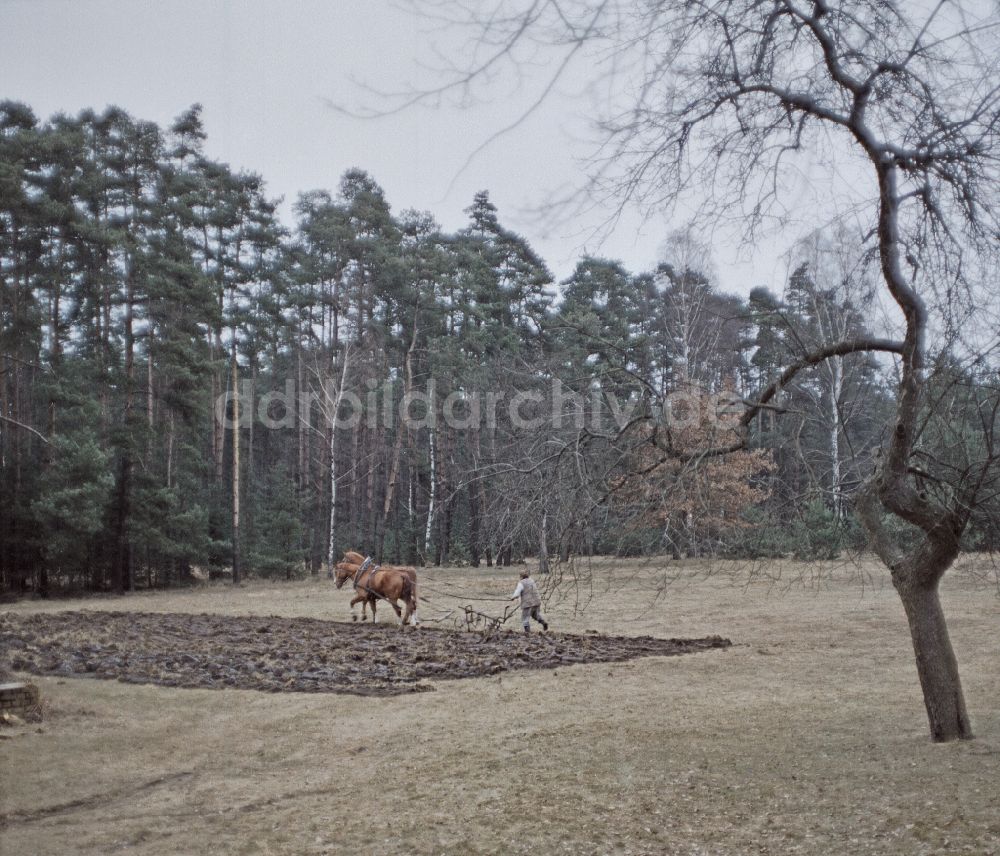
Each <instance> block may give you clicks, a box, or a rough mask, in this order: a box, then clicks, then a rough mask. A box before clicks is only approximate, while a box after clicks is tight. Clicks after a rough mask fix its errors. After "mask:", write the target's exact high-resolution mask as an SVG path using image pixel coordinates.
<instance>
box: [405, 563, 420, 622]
mask: <svg viewBox="0 0 1000 856" xmlns="http://www.w3.org/2000/svg"><path fill="white" fill-rule="evenodd" d="M403 580H404V582H403V599H404V600H405V601H406V603H407V605H408V606H409V607H410V615H411V616H412V617H413V623H414V624H416V623H417V620H418V619H417V617H416V616H417V575H416V574H413V576H410V575H409V574H408V573H406V572H405V571H404V572H403Z"/></svg>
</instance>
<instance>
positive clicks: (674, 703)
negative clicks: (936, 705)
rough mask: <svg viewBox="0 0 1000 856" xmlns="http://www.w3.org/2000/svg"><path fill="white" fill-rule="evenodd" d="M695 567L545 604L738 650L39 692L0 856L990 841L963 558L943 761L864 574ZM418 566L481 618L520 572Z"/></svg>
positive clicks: (316, 596) (433, 594)
mask: <svg viewBox="0 0 1000 856" xmlns="http://www.w3.org/2000/svg"><path fill="white" fill-rule="evenodd" d="M704 570H705V569H704V567H703V566H701V565H699V564H698V563H683V564H682V565H680V566H678V565H677V564H671V563H663V564H660V565H656V564H652V565H651V564H637V563H617V564H616V565H614V566H606V565H602V564H600V563H594V564H592V565H590V566H581V567H580V568H579V569H578V573H577V576H576V579H575V581H574V580H570V579H568V578H567V580H565V581H564V584H563V585H562V586H561V587H560V589H559V592H558V593H557V595H556V596H555V597H553V599H552V600H551V601H550V604H549V607H548V612H549V617H550V619H551V620H552V623H553V625H554V627H555V628H556V629H558V630H560V631H572V632H578V633H584V632H586V631H588V630H596V631H599V632H602V633H615V634H627V635H642V634H646V635H652V636H658V637H663V638H666V637H699V636H708V635H713V634H719V635H721V636H726V637H728V638H730V639H732V640H733V643H734V645H733V647H731V648H728V649H725V650H720V651H715V652H711V653H709V654H705V655H699V656H695V657H649V658H643V659H639V660H631V661H628V662H623V663H610V664H609V663H599V664H587V665H572V666H565V667H560V668H557V669H555V670H544V671H532V670H523V671H517V672H509V673H501V674H497V675H491V676H485V677H478V678H470V679H465V680H460V681H442V682H436V684H435V686H436V688H437V691H436V692H428V693H416V694H409V695H401V696H394V697H378V698H372V697H360V696H352V695H332V694H304V693H281V694H273V693H262V692H256V691H250V690H235V689H225V690H209V689H175V688H168V687H158V686H142V685H130V684H121V683H117V682H113V681H87V680H78V679H73V678H57V677H46V678H38V679H36V682H37V683H38V684H39V685H40V687H41V689H42V693H43V696H44V698H45V699H46V703H47V707H48V710H47V714H48V715H47V718H46V720H45V722H44V723H42V725H41V726H30V727H26V728H23V729H17V730H8V731H7V732H5V733H4V737H5V738H7V739H3V740H0V757H2V764H3V770H4V775H3V777H2V783H0V789H2V791H0V812H2V813H4V814H5V815H8V821H7V823H6V826H5V827H4V828H3V829H0V850H2V852H4V853H7V852H10V853H25V854H28V853H31V854H40V856H41V854H72V853H81V854H82V853H86V854H96V853H111V852H119V851H121V852H130V853H142V854H175V853H176V854H202V853H204V854H209V853H211V854H228V853H233V854H237V853H238V854H251V853H259V854H270V853H274V854H279V853H280V854H286V853H287V854H323V853H330V854H333V853H379V854H381V853H386V854H388V853H420V854H422V853H427V854H431V853H434V854H438V853H441V854H450V853H454V854H468V853H497V854H500V853H529V852H530V853H535V854H537V853H546V854H549V853H573V854H580V853H622V854H662V853H668V854H673V853H677V854H681V853H683V854H693V853H698V854H746V853H772V854H786V853H806V854H817V856H819V854H824V856H826V854H840V853H844V854H848V853H850V854H855V853H885V854H889V853H891V854H903V853H905V854H930V853H934V854H956V853H969V854H990V853H997V852H1000V850H998V845H997V842H998V840H1000V789H998V787H997V784H996V783H997V782H998V781H1000V703H998V699H1000V658H998V655H997V653H998V652H997V643H996V639H997V627H998V620H1000V600H998V598H997V594H996V590H995V588H994V589H990V588H989V587H988V586H984V585H983V583H982V581H981V580H980V579H979V578H978V576H977V575H976V574H974V573H973V570H974V569H972V568H969V567H966V568H965V569H959V570H956V571H954V572H952V573H951V574H949V576H948V577H947V578H946V581H945V586H944V600H945V607H946V611H947V614H948V615H949V618H950V627H951V631H952V635H953V640H954V642H955V647H956V651H957V654H958V657H959V662H960V664H961V667H962V674H963V680H964V685H965V689H966V694H967V699H968V702H969V707H970V713H971V716H972V720H973V726H974V728H975V731H976V733H977V739H976V740H974V741H971V742H967V743H960V744H948V745H944V746H940V745H935V744H932V743H931V742H930V741H929V739H928V738H927V733H926V732H927V727H926V719H925V715H924V712H923V707H922V702H921V698H920V692H919V687H918V684H917V679H916V670H915V667H914V664H913V657H912V651H911V649H910V645H909V639H908V635H907V631H906V623H905V619H904V617H903V613H902V608H901V606H900V605H899V602H898V599H897V598H896V596H895V594H894V592H893V591H892V590H891V587H890V586H889V585H888V583H887V580H886V579H885V578H884V577H883V576H882V574H881V572H879V571H878V569H877V568H874V567H871V568H867V569H865V572H864V573H858V572H857V571H856V570H853V569H850V568H841V567H838V568H826V569H823V570H822V572H820V573H817V572H816V570H815V569H813V568H809V569H805V568H802V567H801V566H797V565H794V564H792V563H786V564H782V565H777V564H776V565H772V566H768V568H767V571H768V572H769V574H768V576H769V577H770V579H768V580H765V579H764V578H762V577H757V576H755V577H751V576H749V575H748V574H747V573H746V570H747V569H746V568H743V567H737V566H722V567H721V571H722V572H721V573H718V574H716V575H712V576H706V575H705V573H704ZM426 576H427V580H428V585H427V587H426V589H425V592H426V593H427V595H428V597H430V598H431V604H430V605H429V606H428V607H424V606H421V610H422V612H424V614H425V616H426V615H429V616H434V615H436V614H440V615H444V614H445V613H447V611H448V609H449V608H450V605H453V604H452V602H451V601H450V599H448V598H446V597H444V596H443V593H445V592H448V591H453V592H455V593H460V594H461V595H462V596H463V597H462V601H461V602H466V601H467V602H469V603H473V604H477V603H478V604H479V605H480V606H482V608H483V609H484V610H488V605H489V602H488V601H485V600H482V601H481V602H480V601H477V599H476V596H477V595H478V596H479V598H487V597H495V596H496V595H497V594H498V593H502V592H506V591H509V590H511V589H512V588H513V584H514V582H515V579H514V578H515V577H516V574H513V573H511V572H510V571H507V572H498V571H495V570H491V571H487V570H485V569H484V570H479V571H477V570H472V569H463V570H435V571H434V572H433V573H430V572H429V573H428V574H427V575H426ZM665 576H671V577H673V578H674V579H673V581H672V582H671V584H670V585H669V586H668V587H667V588H666V589H665V591H663V592H662V596H660V597H659V598H658V599H657V598H656V597H655V595H656V594H657V592H659V591H660V589H661V583H662V582H663V579H664V577H665ZM432 579H433V582H431V580H432ZM574 583H575V584H574ZM432 589H433V591H432ZM348 598H349V595H348V594H347V593H344V592H335V591H333V590H332V586H331V585H330V584H328V583H326V581H309V582H304V583H294V584H289V585H274V584H266V585H265V584H252V585H250V586H247V587H246V588H242V589H232V588H225V587H211V588H209V589H208V590H206V591H199V592H195V591H191V592H179V593H155V594H142V595H135V596H130V597H125V598H89V599H82V600H73V601H64V602H55V603H45V604H42V603H19V604H15V605H13V606H11V607H10V611H11V612H12V613H16V614H18V615H20V614H24V613H33V612H53V611H60V610H65V609H73V610H81V609H100V610H108V609H119V610H125V611H137V612H138V611H141V612H163V613H177V612H192V613H202V612H209V613H217V614H223V615H263V616H268V615H283V616H289V617H297V616H300V617H313V618H330V617H340V618H346V617H347V600H348ZM454 603H460V601H455V602H454ZM493 605H494V606H495V604H493ZM583 605H586V609H585V610H583V611H578V610H577V609H576V608H577V607H580V606H583ZM38 728H40V729H41V731H38V730H37V729H38Z"/></svg>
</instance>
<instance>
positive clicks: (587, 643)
mask: <svg viewBox="0 0 1000 856" xmlns="http://www.w3.org/2000/svg"><path fill="white" fill-rule="evenodd" d="M730 644H731V643H730V641H729V640H728V639H722V638H721V637H718V636H710V637H706V638H703V639H656V638H653V637H651V636H638V637H630V636H604V635H600V634H591V635H573V634H553V635H549V634H540V633H533V634H531V635H530V636H527V635H525V634H523V633H520V632H502V633H494V634H492V635H491V636H485V635H483V634H481V633H466V632H461V631H454V630H441V629H425V628H420V629H415V628H408V629H406V630H403V631H401V630H400V629H399V628H398V627H397V626H394V625H374V626H372V625H365V624H360V625H359V624H348V623H346V622H335V621H320V620H317V619H311V618H283V617H277V616H272V617H257V616H227V615H210V614H201V615H192V614H190V613H148V612H132V613H121V612H98V611H88V612H61V613H53V614H37V615H18V614H7V615H4V616H2V617H0V648H2V649H6V650H9V651H10V652H11V654H12V665H13V667H14V668H15V669H17V670H19V671H22V672H31V673H33V674H39V675H60V676H79V675H84V676H91V677H97V678H117V679H118V680H120V681H124V682H126V683H136V684H158V685H160V686H168V687H207V688H213V689H222V688H229V689H252V690H266V691H270V692H348V693H356V694H359V695H396V694H398V693H406V692H415V691H421V690H427V689H432V688H433V687H432V685H431V684H430V683H429V680H435V679H447V678H471V677H478V676H481V675H492V674H497V673H499V672H507V671H512V670H515V669H552V668H556V667H558V666H569V665H574V664H578V663H606V662H619V661H623V660H630V659H633V658H635V657H648V656H654V655H658V656H665V655H666V656H669V655H675V654H690V653H694V652H696V651H705V650H708V649H711V648H725V647H728V646H729V645H730Z"/></svg>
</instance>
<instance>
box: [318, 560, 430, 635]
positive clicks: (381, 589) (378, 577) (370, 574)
mask: <svg viewBox="0 0 1000 856" xmlns="http://www.w3.org/2000/svg"><path fill="white" fill-rule="evenodd" d="M347 580H351V582H352V584H353V585H354V591H355V595H354V597H353V598H352V599H351V617H352V618H355V620H356V616H355V615H354V606H355V604H358V603H360V604H361V620H362V621H364V620H365V618H366V617H367V614H366V608H367V606H368V605H369V604H370V605H371V608H372V621H375V620H376V613H375V604H376V603H377V602H378V600H379V599H384V600H386V601H387V602H388V603H389V605H390V606H391V607H392V608H393V609H394V610H395V611H396V615H397V616H398V617H399V618H400V620H401V624H402V626H405V625H406V624H407V622H408V621H409V620H410V618H411V616H412V618H413V623H414V624H417V623H418V621H417V572H416V569H414V568H410V567H397V566H393V565H382V566H377V565H375V564H374V562H373V561H372V560H371V559H366V558H365V557H364V556H362V555H361V554H360V553H355V552H354V551H353V550H349V551H348V552H347V553H345V554H344V559H343V561H340V562H338V563H337V577H336V584H337V588H341V587H342V586H343V585H344V583H345V582H347ZM399 600H401V601H403V606H404V610H405V612H404V610H400V608H399V606H398V605H397V603H396V602H397V601H399Z"/></svg>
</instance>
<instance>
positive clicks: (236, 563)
mask: <svg viewBox="0 0 1000 856" xmlns="http://www.w3.org/2000/svg"><path fill="white" fill-rule="evenodd" d="M240 576H241V568H240V394H239V366H238V365H237V363H236V331H235V330H234V331H233V585H238V584H239V582H240Z"/></svg>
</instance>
